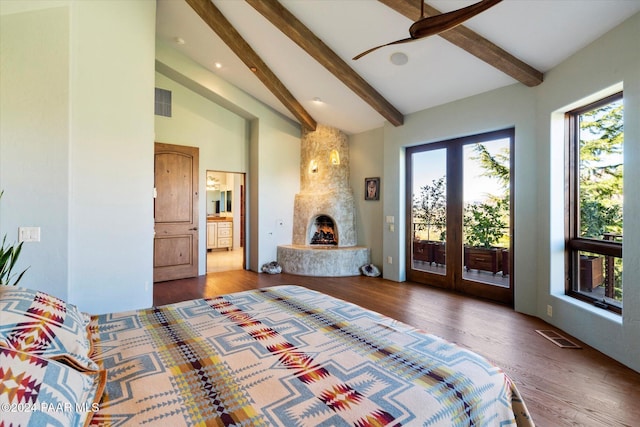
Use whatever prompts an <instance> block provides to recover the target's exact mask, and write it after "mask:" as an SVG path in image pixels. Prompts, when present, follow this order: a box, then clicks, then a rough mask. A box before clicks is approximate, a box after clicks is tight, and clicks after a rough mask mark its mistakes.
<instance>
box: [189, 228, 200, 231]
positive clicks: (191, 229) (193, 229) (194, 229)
mask: <svg viewBox="0 0 640 427" xmlns="http://www.w3.org/2000/svg"><path fill="white" fill-rule="evenodd" d="M189 231H198V227H193V228H190V229H189Z"/></svg>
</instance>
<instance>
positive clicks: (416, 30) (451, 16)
mask: <svg viewBox="0 0 640 427" xmlns="http://www.w3.org/2000/svg"><path fill="white" fill-rule="evenodd" d="M421 1H422V0H421ZM501 1H502V0H482V1H480V2H478V3H475V4H472V5H470V6H467V7H463V8H461V9H457V10H453V11H451V12H447V13H441V14H439V15H435V16H428V17H425V18H420V19H419V20H417V21H416V22H414V23H413V25H411V28H409V34H411V37H412V38H414V39H420V38H424V37H429V36H433V35H436V34H440V33H442V32H444V31H447V30H450V29H452V28H454V27H457V26H458V25H460V24H462V23H463V22H464V21H466V20H468V19H471V18H473V17H474V16H476V15H478V14H479V13H481V12H484V11H485V10H487V9H489V8H490V7H493V6H495V5H496V4H498V3H500V2H501Z"/></svg>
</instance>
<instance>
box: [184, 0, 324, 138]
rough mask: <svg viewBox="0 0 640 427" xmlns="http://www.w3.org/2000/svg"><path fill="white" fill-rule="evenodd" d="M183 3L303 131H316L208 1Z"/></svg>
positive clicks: (303, 113)
mask: <svg viewBox="0 0 640 427" xmlns="http://www.w3.org/2000/svg"><path fill="white" fill-rule="evenodd" d="M186 2H187V3H188V4H189V6H191V8H192V9H193V10H194V11H195V12H196V13H197V14H198V15H199V16H200V18H202V20H203V21H204V22H205V23H206V24H207V25H208V26H209V27H210V28H211V29H212V30H213V31H214V32H215V33H216V34H217V35H218V36H219V37H220V38H221V39H222V41H224V42H225V43H226V45H227V46H229V48H230V49H231V50H232V51H233V52H234V53H235V54H236V55H237V56H238V58H240V60H241V61H242V62H244V64H245V65H246V66H247V67H249V69H250V70H251V71H252V72H253V73H254V74H255V75H256V77H258V78H259V79H260V81H261V82H262V83H263V84H264V85H265V86H266V87H267V88H268V89H269V90H270V91H271V92H272V93H273V94H274V95H275V96H276V98H278V100H280V102H282V104H283V105H284V106H285V107H286V108H287V109H288V110H289V111H290V112H291V113H292V114H293V115H294V117H295V118H296V119H298V121H299V122H300V123H301V124H302V125H303V126H304V127H305V128H307V129H309V130H315V129H316V126H317V123H316V121H315V120H314V119H313V117H311V115H310V114H309V113H308V112H307V111H306V110H305V109H304V108H303V107H302V105H301V104H300V103H299V102H298V101H297V100H296V99H295V98H294V97H293V95H292V94H291V92H289V90H288V89H287V88H286V87H285V85H284V84H283V83H282V82H281V81H280V79H278V77H277V76H276V75H275V74H274V73H273V71H271V69H270V68H269V67H268V66H267V64H265V63H264V61H263V60H262V59H261V58H260V57H259V56H258V54H257V53H256V52H255V51H254V50H253V49H252V48H251V46H249V44H248V43H247V42H246V40H245V39H243V38H242V36H241V35H240V33H238V31H236V29H235V28H234V27H233V26H232V25H231V23H230V22H229V21H228V20H227V18H225V17H224V15H223V14H222V12H220V10H219V9H218V8H217V7H215V6H214V5H213V3H212V2H211V1H210V0H186Z"/></svg>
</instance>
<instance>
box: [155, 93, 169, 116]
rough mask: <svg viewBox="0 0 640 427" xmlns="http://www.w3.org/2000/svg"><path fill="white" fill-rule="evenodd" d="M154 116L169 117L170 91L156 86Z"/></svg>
mask: <svg viewBox="0 0 640 427" xmlns="http://www.w3.org/2000/svg"><path fill="white" fill-rule="evenodd" d="M155 105H156V106H155V114H156V116H164V117H171V91H170V90H166V89H160V88H158V87H157V88H156V102H155Z"/></svg>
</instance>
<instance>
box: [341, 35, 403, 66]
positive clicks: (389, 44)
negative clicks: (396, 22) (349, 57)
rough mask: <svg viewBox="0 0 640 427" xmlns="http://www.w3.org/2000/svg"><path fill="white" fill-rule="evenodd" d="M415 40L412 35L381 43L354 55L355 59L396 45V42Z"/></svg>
mask: <svg viewBox="0 0 640 427" xmlns="http://www.w3.org/2000/svg"><path fill="white" fill-rule="evenodd" d="M414 40H415V39H414V38H413V37H410V38H408V39H401V40H396V41H394V42H391V43H386V44H381V45H380V46H376V47H372V48H371V49H368V50H365V51H364V52H362V53H360V54H358V55H356V56H354V57H353V60H354V61H356V60H358V59H360V58H362V57H363V56H365V55H367V54H369V53H371V52H373V51H374V50H378V49H380V48H381V47H385V46H391V45H394V44H401V43H408V42H412V41H414Z"/></svg>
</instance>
